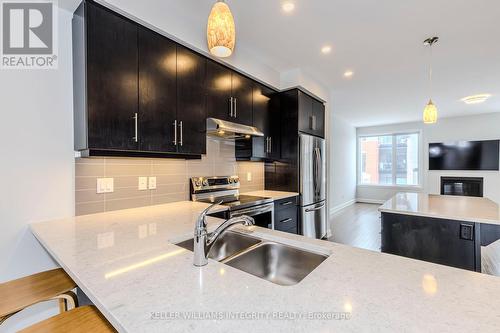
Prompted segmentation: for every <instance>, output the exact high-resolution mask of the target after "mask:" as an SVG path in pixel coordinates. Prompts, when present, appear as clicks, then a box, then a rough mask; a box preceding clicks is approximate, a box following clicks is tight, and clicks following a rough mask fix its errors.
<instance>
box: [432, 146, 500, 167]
mask: <svg viewBox="0 0 500 333" xmlns="http://www.w3.org/2000/svg"><path fill="white" fill-rule="evenodd" d="M499 152H500V140H489V141H456V142H445V143H430V144H429V170H498V164H499V163H498V162H499Z"/></svg>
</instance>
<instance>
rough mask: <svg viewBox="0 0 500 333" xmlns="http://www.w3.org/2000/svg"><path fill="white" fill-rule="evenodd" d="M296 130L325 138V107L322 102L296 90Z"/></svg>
mask: <svg viewBox="0 0 500 333" xmlns="http://www.w3.org/2000/svg"><path fill="white" fill-rule="evenodd" d="M297 101H298V121H299V124H298V130H299V131H301V132H304V133H307V134H311V135H315V136H319V137H322V138H324V137H325V105H324V104H323V102H320V101H318V100H317V99H315V98H313V97H311V96H309V95H307V94H306V93H304V92H303V91H300V90H297Z"/></svg>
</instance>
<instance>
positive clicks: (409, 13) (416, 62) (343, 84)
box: [63, 0, 500, 126]
mask: <svg viewBox="0 0 500 333" xmlns="http://www.w3.org/2000/svg"><path fill="white" fill-rule="evenodd" d="M63 1H64V0H63ZM111 2H115V3H116V4H117V5H118V6H119V3H120V2H122V1H120V0H111ZM123 2H127V1H123ZM214 2H215V1H214V0H166V1H165V0H162V1H156V0H148V1H144V2H142V1H141V4H142V10H143V11H151V12H156V15H158V13H165V19H167V20H168V19H173V18H174V17H175V19H176V20H179V19H181V20H184V21H185V22H186V29H200V30H201V31H200V36H203V34H204V29H205V27H206V19H207V17H208V13H209V11H210V7H211V5H212V4H213V3H214ZM226 2H227V3H228V4H229V6H230V7H231V9H232V11H233V14H234V16H235V20H236V27H237V43H239V44H240V45H244V46H245V49H250V50H252V52H253V53H254V54H255V55H258V57H259V61H262V60H263V61H265V62H266V63H267V64H268V65H269V66H270V67H272V68H274V69H276V70H277V71H280V72H283V71H287V70H290V69H295V68H300V69H301V70H302V71H303V72H306V73H308V74H309V75H310V76H312V77H314V78H315V79H316V80H317V81H318V82H321V83H323V84H324V85H325V86H327V87H328V89H330V90H331V91H332V99H333V100H332V109H333V112H334V113H336V114H337V115H339V116H341V117H343V118H344V119H346V120H347V121H349V122H351V123H352V124H354V125H355V126H368V125H376V124H387V123H396V122H404V121H415V120H420V119H421V113H422V110H423V107H424V106H425V104H426V103H427V100H428V98H429V93H428V83H427V75H428V74H427V66H428V61H429V50H428V48H426V47H424V46H423V45H422V41H423V40H424V39H425V38H427V37H430V36H434V35H436V36H439V37H440V41H439V43H438V44H437V45H436V46H435V48H434V58H433V59H434V93H433V100H434V102H435V104H436V106H437V107H438V110H439V115H440V117H451V116H458V115H473V114H478V113H489V112H500V1H498V0H343V1H340V0H294V2H295V5H296V9H295V11H294V12H293V14H291V15H285V14H283V12H282V10H281V1H280V0H227V1H226ZM130 3H131V2H130ZM125 10H126V8H125ZM153 24H154V22H153ZM167 32H169V31H167ZM172 33H173V34H176V33H175V32H172ZM179 37H180V38H182V36H179ZM324 44H330V45H332V47H333V50H332V52H331V54H329V55H323V54H322V53H321V52H320V50H321V47H322V46H323V45H324ZM236 52H238V50H236ZM347 69H351V70H353V71H354V72H355V74H354V76H353V78H352V79H345V78H344V77H343V73H344V71H345V70H347ZM476 93H490V94H492V95H493V97H492V98H491V99H490V100H488V101H487V102H485V103H483V104H480V105H476V106H468V105H465V104H464V103H463V102H461V101H460V99H461V98H462V97H465V96H468V95H472V94H476Z"/></svg>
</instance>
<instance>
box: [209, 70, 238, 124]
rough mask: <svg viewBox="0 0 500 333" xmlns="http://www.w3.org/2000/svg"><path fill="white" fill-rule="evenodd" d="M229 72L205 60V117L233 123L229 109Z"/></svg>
mask: <svg viewBox="0 0 500 333" xmlns="http://www.w3.org/2000/svg"><path fill="white" fill-rule="evenodd" d="M231 72H232V71H231V70H230V69H229V68H227V67H224V66H222V65H220V64H218V63H216V62H215V61H212V60H207V76H206V87H207V116H208V117H212V118H217V119H222V120H226V121H232V122H234V118H232V116H231V114H232V111H231V110H232V109H231V93H232V89H231V81H232V80H231Z"/></svg>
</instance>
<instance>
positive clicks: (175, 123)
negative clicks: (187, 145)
mask: <svg viewBox="0 0 500 333" xmlns="http://www.w3.org/2000/svg"><path fill="white" fill-rule="evenodd" d="M173 142H174V145H176V146H177V119H176V120H174V141H173Z"/></svg>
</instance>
